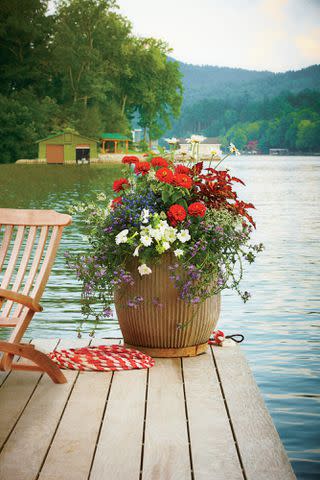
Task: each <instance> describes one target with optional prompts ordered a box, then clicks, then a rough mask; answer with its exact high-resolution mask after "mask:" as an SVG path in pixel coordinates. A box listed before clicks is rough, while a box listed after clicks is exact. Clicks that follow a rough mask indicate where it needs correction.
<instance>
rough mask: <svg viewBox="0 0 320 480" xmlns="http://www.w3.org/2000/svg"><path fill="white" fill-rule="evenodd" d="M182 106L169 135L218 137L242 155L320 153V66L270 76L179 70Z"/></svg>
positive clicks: (187, 67)
mask: <svg viewBox="0 0 320 480" xmlns="http://www.w3.org/2000/svg"><path fill="white" fill-rule="evenodd" d="M180 68H181V71H182V73H183V74H184V77H183V83H184V89H185V90H184V102H183V107H182V111H181V115H180V118H179V120H178V121H177V122H175V123H174V126H173V128H172V130H171V131H170V132H169V134H173V135H174V136H177V137H187V136H190V135H191V134H193V133H199V134H203V135H205V136H207V137H208V136H214V137H217V136H218V137H220V139H221V142H222V143H223V144H225V145H226V144H227V143H228V142H230V141H231V142H233V143H235V144H236V145H237V146H238V148H240V149H241V150H248V151H250V150H251V151H261V152H264V153H266V152H268V150H269V148H288V149H289V150H290V151H292V152H320V65H313V66H311V67H309V68H305V69H302V70H299V71H296V72H286V73H279V74H275V73H271V72H256V71H249V70H242V69H234V68H233V69H232V68H219V67H209V66H204V67H199V66H193V65H186V64H180Z"/></svg>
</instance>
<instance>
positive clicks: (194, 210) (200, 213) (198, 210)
mask: <svg viewBox="0 0 320 480" xmlns="http://www.w3.org/2000/svg"><path fill="white" fill-rule="evenodd" d="M206 210H207V207H206V206H205V205H203V203H201V202H194V203H191V204H190V205H189V207H188V213H189V215H191V216H192V217H204V215H205V213H206Z"/></svg>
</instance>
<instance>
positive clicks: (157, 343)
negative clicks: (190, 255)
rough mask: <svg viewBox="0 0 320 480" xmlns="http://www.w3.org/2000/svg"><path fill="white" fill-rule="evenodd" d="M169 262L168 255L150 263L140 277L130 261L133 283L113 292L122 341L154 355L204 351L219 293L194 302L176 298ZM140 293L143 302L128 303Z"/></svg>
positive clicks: (218, 301)
mask: <svg viewBox="0 0 320 480" xmlns="http://www.w3.org/2000/svg"><path fill="white" fill-rule="evenodd" d="M172 262H173V259H172V257H171V256H170V255H163V258H162V260H161V263H159V264H155V265H152V274H151V275H144V276H142V277H141V276H140V275H139V273H138V271H137V266H138V264H137V263H132V265H130V266H129V267H128V270H129V271H130V272H131V274H132V276H133V278H134V285H133V286H130V287H121V288H119V289H118V290H117V292H116V294H115V306H116V311H117V316H118V320H119V324H120V328H121V331H122V334H123V338H124V341H125V343H126V344H127V345H129V346H133V347H135V348H138V349H139V350H141V351H143V352H145V353H147V354H149V355H152V356H154V357H183V356H194V355H198V354H199V353H203V352H204V351H205V350H206V349H207V344H208V340H209V337H210V334H211V332H212V331H213V330H214V328H215V326H216V324H217V321H218V318H219V313H220V294H217V295H214V296H213V297H211V298H208V299H207V300H205V301H204V302H201V303H199V304H197V305H190V304H187V303H185V302H184V301H182V300H180V299H179V296H178V291H177V289H176V288H175V287H174V285H173V283H172V281H171V280H170V279H169V270H168V266H169V265H171V264H172ZM140 296H141V297H143V300H144V301H143V302H141V303H140V304H139V305H138V306H137V308H134V307H132V306H131V307H130V306H128V303H129V304H130V302H131V301H132V300H133V299H134V298H135V297H140ZM159 303H160V305H159ZM179 325H180V328H179Z"/></svg>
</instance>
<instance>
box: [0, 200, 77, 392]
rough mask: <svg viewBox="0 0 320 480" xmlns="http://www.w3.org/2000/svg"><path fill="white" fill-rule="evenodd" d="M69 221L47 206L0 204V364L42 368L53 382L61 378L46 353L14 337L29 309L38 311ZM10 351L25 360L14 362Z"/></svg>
mask: <svg viewBox="0 0 320 480" xmlns="http://www.w3.org/2000/svg"><path fill="white" fill-rule="evenodd" d="M70 223H71V217H70V216H69V215H64V214H60V213H57V212H55V211H53V210H15V209H6V208H0V281H1V284H0V327H12V328H13V331H12V334H11V336H10V338H9V341H0V352H3V354H2V358H1V359H0V370H5V371H7V370H12V369H17V370H37V371H44V372H46V373H48V375H49V376H50V377H51V379H52V380H53V381H54V382H55V383H65V382H66V378H65V376H64V375H63V373H62V372H61V370H60V369H59V367H58V366H57V365H56V364H55V363H54V362H53V361H52V360H51V359H49V357H48V356H47V355H45V354H44V353H42V352H40V351H38V350H36V349H35V348H34V346H33V345H31V344H23V343H20V340H21V338H22V337H23V335H24V332H25V330H26V328H27V327H28V325H29V323H30V321H31V320H32V318H33V316H34V314H35V312H41V311H42V307H41V305H40V304H39V301H40V299H41V296H42V294H43V291H44V289H45V286H46V283H47V281H48V278H49V274H50V271H51V268H52V265H53V262H54V260H55V256H56V253H57V250H58V247H59V243H60V239H61V235H62V231H63V229H64V227H65V226H67V225H69V224H70ZM1 239H2V240H1ZM2 271H4V273H3V276H2V273H1V272H2ZM14 355H19V356H21V357H23V358H26V359H28V362H25V361H19V362H14V361H13V359H14Z"/></svg>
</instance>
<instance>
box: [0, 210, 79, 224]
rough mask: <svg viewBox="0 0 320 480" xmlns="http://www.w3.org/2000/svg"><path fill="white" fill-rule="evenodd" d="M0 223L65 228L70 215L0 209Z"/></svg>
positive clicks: (44, 211) (49, 211)
mask: <svg viewBox="0 0 320 480" xmlns="http://www.w3.org/2000/svg"><path fill="white" fill-rule="evenodd" d="M0 223H1V224H2V225H24V226H29V227H31V226H37V227H41V226H45V225H47V226H52V227H53V226H55V225H59V226H64V227H65V226H67V225H69V224H70V223H71V217H70V215H66V214H64V213H58V212H55V211H54V210H20V209H14V208H0Z"/></svg>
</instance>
